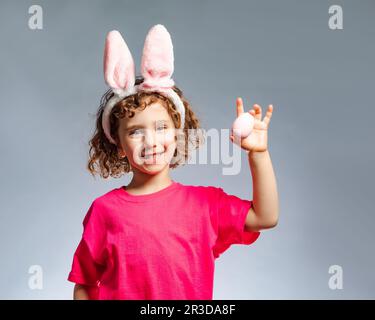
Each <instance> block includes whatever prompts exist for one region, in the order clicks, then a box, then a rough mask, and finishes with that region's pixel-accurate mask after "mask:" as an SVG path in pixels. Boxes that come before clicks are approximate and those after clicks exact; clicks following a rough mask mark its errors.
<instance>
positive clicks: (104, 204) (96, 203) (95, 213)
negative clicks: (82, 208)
mask: <svg viewBox="0 0 375 320" xmlns="http://www.w3.org/2000/svg"><path fill="white" fill-rule="evenodd" d="M118 191H119V188H116V189H112V190H110V191H108V192H106V193H104V194H102V195H99V196H98V197H96V198H94V200H93V201H92V202H91V205H90V208H89V210H88V212H87V215H86V220H87V219H89V218H94V219H103V218H105V216H106V215H107V214H108V213H109V212H110V211H111V208H112V209H113V208H114V206H116V202H117V194H118Z"/></svg>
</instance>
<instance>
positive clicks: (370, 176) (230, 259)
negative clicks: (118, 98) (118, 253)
mask: <svg viewBox="0 0 375 320" xmlns="http://www.w3.org/2000/svg"><path fill="white" fill-rule="evenodd" d="M32 4H39V5H41V6H42V7H43V10H44V12H43V13H44V20H43V23H44V26H43V30H35V31H34V30H30V29H29V28H28V19H29V16H30V15H29V14H28V8H29V6H30V5H32ZM333 4H338V5H342V8H343V13H344V29H343V30H336V31H333V30H330V29H329V28H328V19H329V14H328V8H329V6H330V5H333ZM0 9H1V10H0V38H1V51H0V64H1V66H0V70H1V72H0V88H1V117H0V137H1V158H0V165H1V171H0V175H1V176H0V186H1V195H0V201H1V215H0V219H1V220H0V249H1V258H0V264H1V265H0V271H1V274H2V276H1V279H0V298H2V299H71V298H72V290H73V284H72V283H70V282H68V281H67V280H66V278H67V276H68V272H69V271H70V267H71V262H72V257H73V253H74V250H75V248H76V246H77V244H78V241H79V239H80V237H81V232H82V219H83V217H84V215H85V213H86V211H87V209H88V207H89V205H90V203H91V201H92V200H93V199H94V198H96V197H98V196H100V195H102V194H104V193H105V192H107V191H108V190H110V189H112V188H115V187H118V186H121V185H124V184H127V183H128V182H129V180H130V176H127V177H122V178H121V179H109V180H103V179H100V178H99V177H98V178H97V179H93V178H92V177H91V176H90V174H89V172H88V171H86V169H85V166H86V161H87V152H88V145H87V143H88V140H89V138H90V136H91V134H92V132H93V129H94V119H95V118H94V115H95V112H96V110H97V108H98V104H99V99H100V97H101V95H102V94H103V93H104V92H105V90H106V89H107V87H106V85H105V83H104V80H103V74H102V56H103V48H104V39H105V35H106V33H107V32H108V31H110V30H112V29H118V30H120V32H121V33H122V35H123V36H124V38H125V39H126V41H127V43H128V45H129V47H130V50H131V52H132V54H133V56H134V59H135V62H136V68H137V73H138V72H139V65H140V58H141V51H142V48H143V43H144V38H145V36H146V33H147V31H148V30H149V28H150V27H151V26H153V25H154V24H157V23H161V24H164V25H165V26H166V27H167V29H168V30H169V32H170V33H171V35H172V39H173V44H174V52H175V73H174V76H173V77H174V79H175V81H176V84H177V85H178V86H179V87H180V88H181V89H182V90H183V91H184V93H185V95H186V96H187V98H188V99H190V101H191V103H192V105H193V107H194V108H195V111H196V113H197V115H198V116H199V118H200V119H201V122H202V126H203V127H204V128H205V129H209V128H229V127H230V125H231V123H232V121H233V120H234V118H235V98H236V97H237V96H242V97H243V99H244V101H245V104H246V108H247V109H249V108H251V107H252V104H254V103H258V104H260V105H261V106H262V107H263V108H265V107H266V106H267V105H268V104H269V103H273V104H274V107H275V111H274V115H273V118H272V121H271V125H270V129H269V150H270V153H271V157H272V162H273V165H274V169H275V172H276V176H277V182H278V189H279V196H280V221H279V224H278V226H277V228H275V229H271V230H267V231H264V232H263V233H262V235H261V237H260V238H259V239H258V241H257V242H256V243H254V245H252V246H249V247H246V246H239V245H235V246H232V247H231V248H230V249H229V251H227V252H226V253H224V254H223V255H222V256H221V257H220V258H219V259H218V260H217V263H216V273H215V285H214V298H215V299H264V298H266V299H290V298H299V299H307V298H311V299H318V298H319V299H346V298H353V299H357V298H364V299H366V298H375V271H374V270H375V258H374V249H373V245H374V241H375V233H374V231H373V228H374V222H375V217H374V209H373V203H372V202H373V200H374V191H371V190H374V187H373V184H374V181H375V175H374V169H373V164H374V158H375V152H374V146H373V145H374V144H373V142H372V139H373V137H374V135H375V130H374V125H373V117H374V115H375V112H374V102H373V101H374V83H375V81H374V74H375V67H374V56H375V45H374V35H375V32H374V30H375V19H374V13H375V2H374V1H363V0H362V1H338V0H335V1H276V0H274V1H248V0H247V1H238V0H237V1H213V0H210V1H202V0H201V1H190V2H188V1H172V0H171V1H155V2H151V1H51V0H50V1H1V4H0ZM222 167H223V165H222V164H211V165H188V166H185V167H181V168H178V169H177V170H174V171H172V177H173V178H174V180H176V181H178V182H181V183H183V184H194V185H214V186H218V187H222V188H223V189H224V190H225V191H226V192H227V193H231V194H235V195H237V196H239V197H242V198H245V199H250V198H251V197H252V180H251V174H250V170H249V167H248V163H247V158H246V154H245V153H243V154H242V170H241V173H240V174H238V175H235V176H223V175H222ZM31 265H40V266H42V268H43V275H44V277H43V290H31V289H29V286H28V280H29V277H30V274H29V273H28V269H29V267H30V266H31ZM331 265H340V266H341V267H342V268H343V271H344V278H343V283H344V288H343V289H342V290H331V289H330V288H329V287H328V280H329V278H330V276H331V275H330V274H329V273H328V268H329V266H331Z"/></svg>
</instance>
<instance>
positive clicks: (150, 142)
mask: <svg viewBox="0 0 375 320" xmlns="http://www.w3.org/2000/svg"><path fill="white" fill-rule="evenodd" d="M145 131H146V133H145V135H144V147H145V149H146V153H147V152H151V151H153V149H154V148H155V147H156V139H155V133H154V132H153V130H145Z"/></svg>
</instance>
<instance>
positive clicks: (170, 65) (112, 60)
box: [102, 24, 185, 144]
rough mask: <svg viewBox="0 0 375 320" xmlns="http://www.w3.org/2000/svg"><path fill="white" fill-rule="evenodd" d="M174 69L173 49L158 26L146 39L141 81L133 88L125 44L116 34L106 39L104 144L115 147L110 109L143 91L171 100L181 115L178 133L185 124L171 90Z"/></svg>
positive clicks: (131, 64) (180, 105) (131, 65)
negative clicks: (108, 96)
mask: <svg viewBox="0 0 375 320" xmlns="http://www.w3.org/2000/svg"><path fill="white" fill-rule="evenodd" d="M173 69H174V56H173V45H172V40H171V36H170V34H169V32H168V31H167V29H166V28H165V27H164V26H163V25H161V24H157V25H155V26H153V27H152V28H151V29H150V31H149V32H148V34H147V36H146V40H145V43H144V47H143V54H142V62H141V74H142V76H143V78H144V81H143V82H142V83H141V84H139V85H135V66H134V60H133V57H132V55H131V53H130V50H129V48H128V46H127V45H126V42H125V41H124V39H123V38H122V36H121V34H120V32H118V31H117V30H113V31H110V32H109V33H108V35H107V38H106V42H105V49H104V79H105V82H106V83H107V84H108V85H109V86H110V87H111V88H112V91H113V93H114V96H113V97H112V98H111V99H110V100H109V101H108V102H107V104H106V106H105V107H104V111H103V117H102V126H103V130H104V133H105V135H106V137H107V138H108V140H109V141H110V142H111V143H113V144H116V142H115V140H114V139H113V138H112V136H111V130H110V120H109V116H110V114H111V111H112V108H113V107H114V105H115V104H116V103H117V102H119V101H121V100H122V99H124V98H125V97H127V96H130V95H132V94H135V93H136V92H138V91H140V90H143V91H157V92H159V93H161V94H163V95H164V96H166V97H167V98H169V99H171V100H172V102H173V103H174V105H175V106H176V108H177V111H178V112H179V113H180V115H181V129H183V128H184V123H185V107H184V104H183V102H182V100H181V99H180V97H179V96H178V94H177V93H176V92H175V91H174V90H173V89H172V87H173V86H174V81H173V79H172V78H171V76H172V74H173Z"/></svg>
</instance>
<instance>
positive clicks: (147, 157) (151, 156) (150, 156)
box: [144, 152, 163, 159]
mask: <svg viewBox="0 0 375 320" xmlns="http://www.w3.org/2000/svg"><path fill="white" fill-rule="evenodd" d="M162 153H163V152H160V153H157V154H155V157H156V156H158V155H161V154H162ZM153 157H154V156H153V155H149V156H144V158H145V159H150V158H153Z"/></svg>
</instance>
